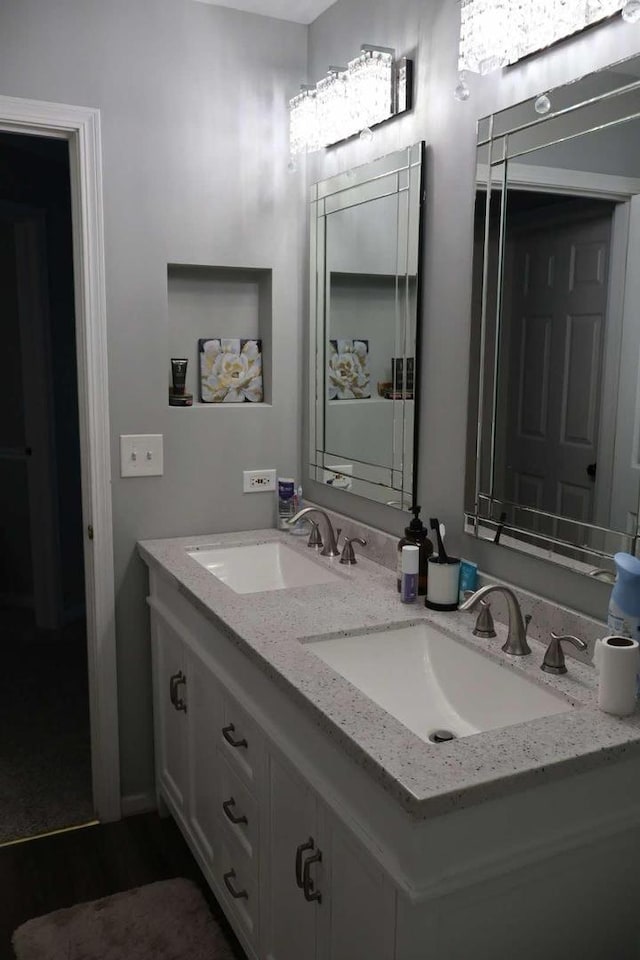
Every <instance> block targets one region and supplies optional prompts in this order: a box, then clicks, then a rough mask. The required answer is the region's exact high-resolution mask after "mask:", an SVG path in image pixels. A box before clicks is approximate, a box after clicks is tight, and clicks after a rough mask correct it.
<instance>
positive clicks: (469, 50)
mask: <svg viewBox="0 0 640 960" xmlns="http://www.w3.org/2000/svg"><path fill="white" fill-rule="evenodd" d="M616 13H621V14H622V17H623V19H624V20H626V21H627V22H628V23H636V22H637V21H638V20H640V0H626V2H620V0H460V14H461V15H460V49H459V58H458V68H459V70H460V72H461V75H462V79H461V83H463V84H464V71H467V70H469V71H471V72H472V73H480V74H487V73H491V72H492V71H493V70H499V69H500V68H501V67H506V66H509V64H512V63H515V62H516V61H517V60H521V59H522V58H523V57H526V56H528V55H529V54H531V53H536V52H537V51H539V50H544V49H545V47H548V46H550V45H551V44H552V43H555V42H556V41H557V40H562V39H564V38H565V37H569V36H571V35H572V34H574V33H577V32H578V31H579V30H584V28H585V27H589V26H591V25H592V24H594V23H599V22H600V21H601V20H605V19H607V18H608V17H612V16H613V15H614V14H616ZM459 86H460V84H459V85H458V87H459ZM458 87H457V88H456V91H458ZM455 96H456V99H458V100H462V99H466V97H461V96H459V94H458V93H456V94H455Z"/></svg>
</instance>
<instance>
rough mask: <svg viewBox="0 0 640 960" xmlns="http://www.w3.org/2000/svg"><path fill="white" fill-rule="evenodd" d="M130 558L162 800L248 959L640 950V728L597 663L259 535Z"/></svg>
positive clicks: (301, 544)
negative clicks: (145, 636)
mask: <svg viewBox="0 0 640 960" xmlns="http://www.w3.org/2000/svg"><path fill="white" fill-rule="evenodd" d="M139 551H140V553H141V556H142V557H143V559H144V560H145V562H146V564H147V565H148V567H149V582H150V590H149V606H150V609H151V625H152V631H151V632H152V649H153V670H154V715H155V741H156V772H157V781H156V782H157V793H158V802H159V805H160V806H161V807H165V808H168V810H169V811H170V812H171V814H172V815H173V816H174V817H175V819H176V821H177V822H178V824H179V825H180V828H181V830H182V832H183V834H184V836H185V838H186V840H187V842H188V843H189V845H190V847H191V849H192V850H193V852H194V854H195V856H196V858H197V859H198V862H199V864H200V866H201V868H202V870H203V872H204V874H205V876H206V878H207V880H208V882H209V883H210V885H211V887H212V889H213V890H214V892H215V894H216V896H217V898H218V899H219V901H220V903H221V905H222V906H223V908H224V910H225V912H226V914H227V916H228V918H229V920H230V922H231V924H232V926H233V928H234V930H235V931H236V933H237V935H238V937H239V939H240V941H241V943H242V945H243V947H244V949H245V950H246V952H247V955H248V956H249V957H251V958H260V960H267V958H268V960H307V958H309V960H311V958H325V960H425V958H432V957H433V958H437V960H444V958H451V960H454V958H462V957H466V956H470V955H471V952H473V956H474V957H485V956H486V957H490V956H491V957H502V956H512V955H515V954H516V951H517V954H518V956H520V957H531V958H534V957H535V958H539V957H541V956H549V957H554V956H561V955H563V951H564V954H565V955H566V953H567V951H569V954H568V955H575V956H578V955H580V956H581V957H586V958H589V957H594V958H596V957H603V956H610V955H613V954H612V953H611V947H612V945H613V944H615V945H616V952H615V956H616V957H620V958H623V957H626V956H629V957H632V956H636V952H635V951H636V948H637V944H638V943H640V919H639V911H638V910H637V895H636V889H637V881H636V874H637V850H638V840H639V839H640V803H638V797H639V796H640V792H639V791H640V719H639V718H638V717H637V716H634V717H631V718H627V719H625V720H619V719H616V718H613V717H609V716H607V715H605V714H603V713H601V712H600V711H599V710H598V709H597V705H596V686H597V682H596V677H595V673H594V670H593V667H592V666H590V665H589V664H586V663H581V662H579V661H578V660H575V659H571V660H569V659H568V661H567V662H568V665H569V670H568V673H567V674H565V675H563V676H553V675H550V674H548V673H544V672H543V671H541V669H540V665H541V663H542V660H543V657H544V653H545V649H546V645H545V644H543V643H540V642H538V641H536V640H533V639H532V640H530V641H529V642H530V645H531V648H532V654H531V656H525V657H509V656H507V655H505V654H504V653H503V652H502V651H501V647H502V645H503V643H504V640H505V637H506V628H505V627H504V626H502V625H501V624H496V629H497V634H498V636H497V637H496V638H495V639H481V638H479V637H475V636H473V634H472V629H473V626H474V621H475V616H474V615H473V614H469V613H463V612H460V611H458V612H456V613H438V612H435V611H427V610H426V609H425V608H424V606H422V605H418V604H414V605H405V604H401V603H400V601H399V599H398V594H397V592H396V580H395V571H394V570H392V569H390V568H388V567H385V566H382V565H381V564H378V563H374V562H372V561H371V560H369V559H366V558H364V557H359V558H358V563H357V564H355V565H344V564H340V562H339V559H338V558H325V557H322V556H320V555H319V554H318V553H317V552H316V551H313V550H309V549H308V548H307V546H306V540H305V539H304V538H298V537H293V536H290V535H288V534H287V533H281V532H279V531H276V530H261V531H248V532H242V533H234V534H225V535H214V536H208V537H207V536H204V537H190V538H178V539H171V540H154V541H145V542H143V543H141V544H140V545H139ZM550 947H551V948H552V949H550ZM554 951H555V952H554Z"/></svg>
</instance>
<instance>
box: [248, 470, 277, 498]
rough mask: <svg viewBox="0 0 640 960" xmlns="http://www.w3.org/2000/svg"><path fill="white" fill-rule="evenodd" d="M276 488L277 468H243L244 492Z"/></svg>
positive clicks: (257, 491) (258, 491)
mask: <svg viewBox="0 0 640 960" xmlns="http://www.w3.org/2000/svg"><path fill="white" fill-rule="evenodd" d="M275 488H276V472H275V470H243V471H242V492H243V493H264V492H265V491H268V490H275Z"/></svg>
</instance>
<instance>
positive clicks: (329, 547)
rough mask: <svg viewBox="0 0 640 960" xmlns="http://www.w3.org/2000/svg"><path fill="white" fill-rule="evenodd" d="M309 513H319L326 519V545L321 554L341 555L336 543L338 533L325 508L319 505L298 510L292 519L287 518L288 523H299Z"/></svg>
mask: <svg viewBox="0 0 640 960" xmlns="http://www.w3.org/2000/svg"><path fill="white" fill-rule="evenodd" d="M308 513H317V514H318V515H319V516H321V517H322V518H323V520H324V525H325V534H326V536H325V537H324V547H323V548H322V552H321V554H320V556H321V557H339V556H340V551H339V550H338V544H337V543H336V535H335V532H334V529H333V527H332V526H331V520H330V519H329V516H328V515H327V514H326V513H325V512H324V510H320V509H319V508H318V507H304V508H303V509H302V510H298V512H297V513H296V515H295V516H294V517H291V519H290V520H287V523H289V524H291V525H292V526H293V524H294V523H297V522H298V520H300V519H301V518H302V517H306V515H307V514H308Z"/></svg>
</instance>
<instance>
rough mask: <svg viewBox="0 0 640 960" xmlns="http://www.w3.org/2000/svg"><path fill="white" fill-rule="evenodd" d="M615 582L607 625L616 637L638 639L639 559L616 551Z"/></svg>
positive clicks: (639, 609)
mask: <svg viewBox="0 0 640 960" xmlns="http://www.w3.org/2000/svg"><path fill="white" fill-rule="evenodd" d="M613 560H614V563H615V565H616V582H615V583H614V585H613V590H612V591H611V599H610V600H609V616H608V618H607V625H608V627H609V630H610V631H611V633H612V634H615V635H616V636H618V637H631V638H632V640H640V560H639V559H638V558H637V557H634V556H632V555H631V554H630V553H616V554H615V556H614V558H613Z"/></svg>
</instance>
